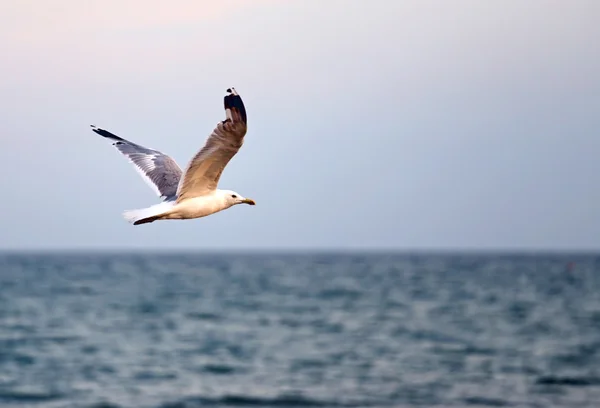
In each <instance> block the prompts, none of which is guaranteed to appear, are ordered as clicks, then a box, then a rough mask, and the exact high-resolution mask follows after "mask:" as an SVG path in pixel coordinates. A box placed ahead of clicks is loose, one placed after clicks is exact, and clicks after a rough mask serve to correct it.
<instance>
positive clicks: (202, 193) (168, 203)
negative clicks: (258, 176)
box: [92, 88, 255, 225]
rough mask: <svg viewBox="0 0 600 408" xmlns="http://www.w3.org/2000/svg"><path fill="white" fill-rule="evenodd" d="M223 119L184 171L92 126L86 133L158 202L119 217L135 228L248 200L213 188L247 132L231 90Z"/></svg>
mask: <svg viewBox="0 0 600 408" xmlns="http://www.w3.org/2000/svg"><path fill="white" fill-rule="evenodd" d="M223 102H224V106H225V115H226V119H225V120H223V121H221V122H219V123H218V124H217V126H216V127H215V129H214V130H213V132H212V133H211V134H210V136H209V137H208V139H207V140H206V143H205V145H204V147H202V149H200V151H199V152H198V153H197V154H196V155H195V156H194V157H193V158H192V160H191V161H190V163H189V164H188V166H187V168H186V170H185V172H182V171H181V168H180V167H179V166H178V165H177V163H175V161H174V160H173V159H172V158H171V157H169V156H167V155H165V154H163V153H161V152H159V151H158V150H154V149H149V148H146V147H143V146H140V145H138V144H135V143H133V142H130V141H128V140H126V139H123V138H121V137H119V136H117V135H115V134H113V133H110V132H108V131H106V130H104V129H100V128H98V127H96V126H94V125H92V130H93V131H94V132H96V133H97V134H99V135H100V136H103V137H105V138H106V139H108V140H110V141H111V144H112V145H113V146H115V147H116V148H117V150H119V152H121V154H123V155H124V156H125V157H127V158H128V159H129V161H130V162H131V163H132V164H133V165H134V166H135V169H136V170H137V171H138V173H139V174H140V175H141V176H142V178H143V179H144V180H145V181H146V182H147V183H148V185H149V186H150V187H151V188H152V189H153V190H154V192H155V193H156V194H157V195H158V196H159V197H160V198H161V199H162V202H161V203H159V204H156V205H153V206H151V207H148V208H142V209H138V210H128V211H125V212H124V213H123V216H124V218H125V219H126V220H127V221H129V222H131V223H133V225H140V224H146V223H151V222H154V221H158V220H187V219H193V218H201V217H206V216H207V215H211V214H214V213H216V212H219V211H223V210H225V209H227V208H230V207H232V206H234V205H237V204H250V205H254V204H255V203H254V201H253V200H251V199H249V198H245V197H243V196H241V195H240V194H238V193H236V192H235V191H232V190H220V189H218V188H217V184H218V183H219V178H220V177H221V173H222V172H223V169H224V168H225V166H226V165H227V163H229V161H230V160H231V158H232V157H233V156H235V154H236V153H237V152H238V150H239V149H240V148H241V147H242V144H243V143H244V136H245V135H246V131H247V117H246V109H245V107H244V103H243V102H242V98H240V96H239V95H238V94H237V92H236V91H235V89H234V88H230V89H228V90H227V95H226V96H225V98H224V101H223Z"/></svg>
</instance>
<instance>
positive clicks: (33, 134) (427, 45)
mask: <svg viewBox="0 0 600 408" xmlns="http://www.w3.org/2000/svg"><path fill="white" fill-rule="evenodd" d="M599 39H600V1H596V0H587V1H586V0H579V1H578V0H570V1H564V0H528V1H523V0H511V1H506V0H502V1H500V0H489V1H480V0H453V1H448V0H436V1H434V0H406V1H397V0H387V1H386V0H378V1H364V0H356V1H355V0H327V1H324V0H285V1H284V0H258V1H257V0H252V1H250V0H231V1H223V0H219V1H216V0H214V1H200V0H170V1H168V2H165V1H158V0H143V1H142V0H135V1H134V0H102V1H92V0H88V1H83V0H47V1H43V2H42V1H39V0H4V1H2V2H1V3H0V50H1V51H2V64H0V74H1V75H0V130H1V132H0V137H1V140H2V142H3V145H4V148H3V149H1V150H0V160H1V161H2V168H3V171H4V176H3V177H1V178H0V189H1V191H3V197H2V204H1V208H2V211H0V228H1V229H0V231H1V232H0V248H4V249H54V248H60V249H69V248H74V249H111V248H125V249H126V248H135V249H152V248H165V249H172V248H181V249H189V248H194V249H198V250H210V249H294V248H297V249H303V248H316V249H351V248H364V249H373V248H380V249H401V250H410V249H504V248H509V249H540V248H544V249H600V132H599V130H600V41H599ZM230 86H234V87H235V88H236V89H237V90H238V92H239V93H240V94H241V96H242V98H243V99H244V102H245V104H246V108H247V111H248V124H249V130H248V133H247V135H246V140H245V144H244V146H243V148H242V149H241V150H240V152H239V153H238V155H237V156H235V157H234V159H233V160H232V161H231V162H230V164H229V165H228V166H227V168H226V169H225V171H224V173H223V176H222V178H221V183H220V187H221V188H225V189H232V190H236V191H238V192H239V193H240V194H242V195H244V196H247V197H251V198H253V199H255V200H256V202H257V205H256V206H254V207H251V206H236V207H233V208H231V209H229V210H226V211H224V212H221V213H219V214H216V215H213V216H210V217H207V218H203V219H198V220H192V221H161V222H155V223H152V224H147V225H142V226H136V227H134V226H132V225H130V224H128V223H127V222H126V221H125V220H124V219H123V218H122V216H121V213H122V212H123V210H126V209H134V208H144V207H147V206H150V205H153V204H156V203H157V202H158V198H157V197H156V196H155V195H154V193H153V192H152V190H151V189H150V188H149V187H148V186H147V185H146V184H145V183H144V182H143V180H142V179H141V178H140V177H139V175H138V174H137V173H136V172H135V170H134V169H133V167H132V166H131V165H130V164H129V163H128V162H127V160H126V159H125V158H123V157H122V156H120V155H119V153H118V152H117V151H116V150H115V149H114V148H113V147H112V146H110V144H108V143H107V142H106V141H105V140H103V139H102V138H100V137H99V136H97V135H96V134H94V133H93V132H92V131H91V130H90V127H89V125H90V124H95V125H98V126H100V127H103V128H105V129H107V130H109V131H112V132H114V133H116V134H118V135H120V136H122V137H124V138H126V139H129V140H131V141H133V142H136V143H139V144H141V145H144V146H147V147H151V148H155V149H158V150H161V151H163V152H164V153H167V154H169V155H171V156H172V157H173V158H174V159H175V160H176V161H177V162H178V163H179V165H180V166H181V167H182V168H184V167H185V166H186V165H187V162H188V160H189V159H190V158H191V157H192V156H193V155H194V154H195V153H196V151H197V150H198V149H199V148H200V147H201V146H202V144H203V143H204V141H205V139H206V137H207V136H208V134H209V133H210V131H211V130H212V129H213V128H214V126H215V124H216V123H217V122H218V121H219V120H222V119H223V118H224V113H223V108H222V101H223V96H224V94H225V93H224V92H225V90H226V89H227V88H228V87H230Z"/></svg>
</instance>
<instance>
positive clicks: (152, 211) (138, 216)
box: [123, 202, 173, 225]
mask: <svg viewBox="0 0 600 408" xmlns="http://www.w3.org/2000/svg"><path fill="white" fill-rule="evenodd" d="M172 207H173V203H170V202H163V203H160V204H156V205H153V206H151V207H148V208H140V209H137V210H127V211H125V212H123V218H125V220H127V222H129V223H132V224H133V225H140V224H147V223H150V222H154V221H156V220H160V219H161V218H162V217H163V216H165V215H167V214H168V212H169V209H171V208H172Z"/></svg>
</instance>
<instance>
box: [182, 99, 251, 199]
mask: <svg viewBox="0 0 600 408" xmlns="http://www.w3.org/2000/svg"><path fill="white" fill-rule="evenodd" d="M223 104H224V106H225V115H226V119H225V120H224V121H222V122H219V123H218V124H217V126H216V127H215V129H214V130H213V131H212V133H211V134H210V136H209V137H208V139H207V140H206V143H205V144H204V147H202V149H200V151H199V152H198V153H197V154H196V155H195V156H194V158H192V160H191V161H190V163H189V164H188V166H187V169H186V170H185V172H184V174H183V177H182V178H181V180H180V181H179V187H178V189H177V201H178V202H181V201H183V200H186V199H188V198H192V197H199V196H202V195H205V194H207V193H209V192H211V191H213V190H215V189H216V188H217V184H218V183H219V178H220V177H221V173H222V172H223V169H224V168H225V166H226V165H227V163H229V160H231V158H232V157H233V156H235V154H236V153H237V152H238V150H239V149H240V148H241V147H242V144H243V143H244V136H245V135H246V130H247V117H246V109H245V107H244V103H243V102H242V98H240V96H239V95H238V94H237V92H236V91H235V89H234V88H230V89H228V90H227V95H226V96H225V98H224V100H223Z"/></svg>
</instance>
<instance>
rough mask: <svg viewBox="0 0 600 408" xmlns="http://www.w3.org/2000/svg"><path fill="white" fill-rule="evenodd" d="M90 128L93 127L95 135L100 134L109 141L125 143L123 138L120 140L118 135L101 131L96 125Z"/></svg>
mask: <svg viewBox="0 0 600 408" xmlns="http://www.w3.org/2000/svg"><path fill="white" fill-rule="evenodd" d="M90 126H91V127H92V130H93V131H94V132H95V133H97V134H99V135H100V136H102V137H105V138H107V139H113V140H116V141H123V140H124V139H123V138H120V137H119V136H117V135H115V134H113V133H110V132H109V131H108V130H104V129H100V128H99V127H98V126H96V125H90Z"/></svg>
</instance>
